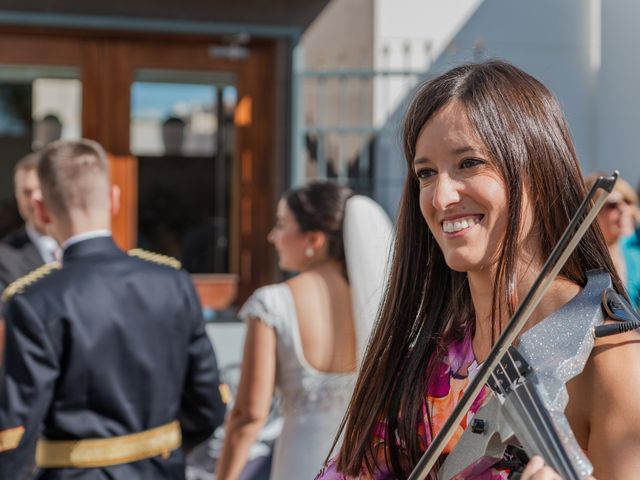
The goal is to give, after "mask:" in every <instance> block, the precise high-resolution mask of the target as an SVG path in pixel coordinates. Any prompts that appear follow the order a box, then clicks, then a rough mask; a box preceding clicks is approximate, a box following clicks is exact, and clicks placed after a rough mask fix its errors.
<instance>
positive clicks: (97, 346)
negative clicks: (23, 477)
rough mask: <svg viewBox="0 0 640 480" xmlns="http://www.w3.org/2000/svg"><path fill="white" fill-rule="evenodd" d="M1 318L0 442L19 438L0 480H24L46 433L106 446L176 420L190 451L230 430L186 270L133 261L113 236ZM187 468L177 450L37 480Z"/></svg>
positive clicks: (70, 253) (32, 288)
mask: <svg viewBox="0 0 640 480" xmlns="http://www.w3.org/2000/svg"><path fill="white" fill-rule="evenodd" d="M5 318H6V347H5V358H4V364H3V370H4V371H3V372H2V374H1V377H0V436H1V435H2V433H3V432H5V433H6V432H7V431H9V432H11V431H13V432H15V429H16V427H17V428H19V427H24V434H23V436H22V438H21V440H20V442H19V444H18V445H17V447H16V448H13V449H7V450H5V451H4V452H3V453H0V478H2V479H14V478H18V472H19V471H20V470H21V468H22V467H23V466H24V465H25V464H26V463H28V461H29V455H30V453H29V452H30V451H32V449H33V445H34V443H35V442H36V440H37V438H38V436H39V434H40V433H41V435H42V436H44V437H46V438H47V439H51V440H70V439H92V438H109V437H113V436H119V435H126V434H131V433H136V432H140V431H143V430H148V429H151V428H154V427H158V426H160V425H163V424H166V423H168V422H171V421H172V420H175V419H178V420H180V424H181V428H182V434H183V446H184V447H186V448H189V447H192V446H194V445H196V444H197V443H199V442H201V441H203V440H205V439H207V438H208V437H209V436H210V435H211V434H212V432H213V430H214V429H215V428H216V427H217V426H219V425H220V424H221V423H222V421H223V417H224V410H225V408H224V404H223V403H222V400H221V398H220V393H219V375H218V368H217V365H216V358H215V355H214V352H213V348H212V346H211V343H210V341H209V339H208V337H207V336H206V333H205V330H204V324H203V320H202V314H201V307H200V303H199V300H198V298H197V295H196V292H195V290H194V288H193V284H192V282H191V280H190V278H189V276H188V274H187V273H186V272H185V271H183V270H176V269H174V268H171V267H169V266H166V265H160V264H157V263H154V262H151V261H148V260H143V259H140V258H135V257H132V256H129V255H127V254H126V253H125V252H123V251H121V250H120V249H119V248H118V247H117V246H116V245H115V244H114V242H113V240H112V239H111V238H109V237H106V238H105V237H103V238H94V239H90V240H84V241H82V242H80V243H77V244H74V245H71V246H70V247H69V248H68V249H67V250H66V251H65V253H64V256H63V265H62V267H61V268H59V269H53V270H52V271H51V272H50V273H48V274H47V275H45V276H44V277H42V278H40V279H39V280H37V281H35V282H34V283H32V284H31V285H28V286H25V287H24V289H23V290H22V291H21V292H18V293H16V294H15V295H13V297H11V299H10V300H9V301H8V303H7V305H6V308H5ZM41 428H42V432H40V429H41ZM12 429H13V430H12ZM0 440H1V438H0ZM0 444H1V442H0ZM5 447H6V445H5ZM184 470H185V457H184V449H178V450H175V451H174V452H173V453H172V454H171V455H170V456H169V457H168V458H167V459H164V458H162V457H154V458H151V459H146V460H141V461H138V462H135V463H129V464H122V465H117V466H112V467H105V468H95V469H82V470H78V469H64V468H61V469H46V470H41V471H40V472H38V474H37V475H36V477H35V478H39V479H50V480H54V479H56V480H57V479H70V478H73V479H79V480H85V479H86V480H88V479H96V480H97V479H113V480H118V479H122V480H125V479H127V480H132V479H183V478H184Z"/></svg>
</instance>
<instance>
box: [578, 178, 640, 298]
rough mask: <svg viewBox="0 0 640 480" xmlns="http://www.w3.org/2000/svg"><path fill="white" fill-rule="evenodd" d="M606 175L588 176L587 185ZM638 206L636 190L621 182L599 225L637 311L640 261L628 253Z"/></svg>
mask: <svg viewBox="0 0 640 480" xmlns="http://www.w3.org/2000/svg"><path fill="white" fill-rule="evenodd" d="M606 175H608V174H607V173H604V172H598V173H592V174H590V175H588V176H587V178H586V179H585V183H586V185H587V187H589V188H590V187H591V185H593V184H594V183H595V181H596V179H597V178H598V177H600V176H606ZM637 203H638V197H637V196H636V192H634V191H633V187H632V186H631V185H629V183H628V182H626V181H625V180H624V179H623V178H618V181H617V182H616V185H615V187H614V188H613V192H611V194H610V195H609V197H608V198H607V202H606V203H605V204H604V206H603V207H602V210H600V213H599V214H598V225H599V226H600V230H601V231H602V235H603V236H604V241H605V243H606V244H607V248H608V249H609V254H610V255H611V259H612V260H613V264H614V266H615V267H616V270H617V271H618V275H620V278H621V279H622V281H623V282H624V284H625V287H626V288H627V291H628V293H629V299H630V300H631V304H632V305H633V306H634V307H635V308H637V307H638V300H639V298H638V294H639V289H640V270H638V266H637V265H636V262H637V261H638V260H634V258H633V255H630V254H629V253H628V251H629V248H630V247H631V245H628V242H629V237H631V236H632V235H633V234H634V230H635V224H634V223H635V214H636V209H637V206H636V205H637Z"/></svg>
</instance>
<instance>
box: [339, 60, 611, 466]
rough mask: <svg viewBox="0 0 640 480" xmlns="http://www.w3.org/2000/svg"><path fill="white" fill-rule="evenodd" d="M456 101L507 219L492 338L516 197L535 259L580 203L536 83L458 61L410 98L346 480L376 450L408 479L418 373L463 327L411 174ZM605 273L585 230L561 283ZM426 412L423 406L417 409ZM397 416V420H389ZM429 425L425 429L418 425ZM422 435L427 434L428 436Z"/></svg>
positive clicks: (512, 255)
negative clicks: (398, 191) (380, 434)
mask: <svg viewBox="0 0 640 480" xmlns="http://www.w3.org/2000/svg"><path fill="white" fill-rule="evenodd" d="M453 101H456V102H459V103H460V104H461V105H462V106H463V107H464V110H465V111H466V114H467V116H468V119H469V121H470V123H471V126H472V127H473V128H474V130H475V133H476V134H477V135H478V137H479V138H480V139H481V140H482V142H483V143H484V145H485V147H486V149H487V151H488V154H489V157H490V160H491V161H492V163H493V164H494V165H495V168H496V169H497V171H498V172H499V174H500V175H501V177H502V179H503V181H504V184H505V185H506V188H507V191H508V198H509V212H508V216H509V220H508V222H507V230H506V233H505V237H504V239H503V241H502V242H501V245H500V246H496V248H497V249H498V252H497V253H498V256H497V258H498V263H497V272H496V274H495V279H494V282H495V284H494V297H493V306H494V318H493V319H492V326H493V332H494V335H496V334H497V333H498V332H499V329H500V326H499V325H497V324H496V323H497V318H498V317H499V313H500V312H498V311H497V308H498V306H499V305H507V309H508V310H509V312H502V313H504V314H511V313H512V312H513V309H514V308H515V306H516V305H517V301H518V299H517V295H516V284H517V282H516V278H515V275H514V272H515V268H514V266H515V265H516V263H517V258H518V246H519V245H520V242H521V240H522V239H521V238H520V233H519V226H520V225H521V216H522V195H523V191H524V189H527V192H528V194H529V198H530V199H531V204H532V208H533V212H534V213H533V214H534V215H535V217H536V218H535V220H534V222H533V225H534V229H535V230H534V232H533V234H534V235H535V238H536V239H537V242H538V249H539V250H538V253H539V254H540V256H541V257H542V258H546V257H548V255H549V253H550V251H551V249H552V248H553V246H554V245H555V243H556V242H557V241H558V239H559V237H560V235H561V234H562V232H563V230H564V229H565V227H566V226H567V224H568V222H569V219H570V217H571V215H572V214H573V213H574V212H575V211H576V210H577V208H578V205H579V204H580V201H581V200H582V198H583V197H584V195H585V188H584V183H583V181H582V174H581V172H580V167H579V164H578V160H577V158H576V153H575V149H574V146H573V142H572V140H571V136H570V134H569V130H568V128H567V125H566V121H565V118H564V115H563V113H562V111H561V109H560V106H559V104H558V102H557V100H556V99H555V98H554V96H553V95H552V94H551V93H550V92H549V91H548V90H547V88H546V87H545V86H544V85H542V83H540V82H539V81H538V80H536V79H535V78H533V77H532V76H530V75H528V74H527V73H525V72H523V71H522V70H519V69H518V68H516V67H514V66H513V65H510V64H508V63H505V62H501V61H488V62H484V63H479V64H468V65H463V66H460V67H457V68H454V69H452V70H450V71H449V72H447V73H445V74H443V75H441V76H439V77H437V78H435V79H433V80H431V81H429V82H428V83H426V84H425V85H424V86H422V88H421V89H420V90H419V91H418V92H417V94H416V96H415V98H414V100H413V102H412V104H411V106H410V107H409V110H408V112H407V114H406V119H405V122H404V128H403V143H404V154H405V159H406V162H407V167H408V172H407V177H406V180H405V184H404V190H403V194H402V200H401V202H400V209H399V214H398V220H397V227H396V228H397V232H396V240H395V245H394V252H393V259H392V266H391V272H390V279H389V284H388V290H387V292H386V295H385V298H384V302H383V305H382V308H381V313H380V315H379V319H378V322H377V324H376V328H375V330H374V332H373V334H372V339H371V341H370V343H369V347H368V349H367V352H366V355H365V358H364V361H363V363H362V369H361V371H360V374H359V378H358V381H357V384H356V387H355V390H354V394H353V398H352V400H351V403H350V405H349V408H348V411H347V413H346V416H345V420H344V421H343V424H342V427H341V430H340V432H341V434H342V437H341V438H342V445H341V447H340V450H339V453H338V459H337V468H338V470H339V471H341V472H344V473H346V474H348V475H351V476H354V477H357V476H358V475H359V473H360V472H361V471H362V469H365V470H367V471H369V472H375V470H376V466H377V457H376V454H377V453H380V450H378V449H379V448H383V450H384V456H385V463H386V465H387V466H388V467H389V468H390V469H391V473H392V475H393V477H394V478H398V479H403V478H406V477H407V476H408V474H409V473H410V471H411V469H412V467H413V466H414V465H415V464H416V463H417V462H418V460H419V458H420V455H421V448H420V439H419V436H418V433H417V432H418V431H417V425H418V422H422V421H423V419H422V414H421V406H422V404H423V402H424V401H425V392H426V391H427V388H426V387H427V384H429V383H430V381H431V378H432V371H431V369H430V368H429V367H428V366H429V365H434V362H430V360H431V359H434V358H436V359H437V358H438V357H439V356H441V355H442V354H443V352H444V349H445V348H446V345H447V344H448V342H449V341H451V340H452V339H454V338H460V337H461V336H462V335H464V334H465V333H466V332H467V331H468V330H469V329H471V328H473V322H474V310H473V305H472V302H471V295H470V292H469V285H468V282H467V276H466V274H465V273H462V272H456V271H453V270H451V269H450V268H449V267H448V266H447V264H446V263H445V260H444V257H443V255H442V252H441V250H440V248H439V247H438V244H437V243H436V241H435V239H434V237H433V235H432V234H431V232H430V231H429V229H428V228H427V224H426V222H425V221H424V219H423V217H422V215H421V213H420V208H419V198H418V197H419V186H418V181H417V178H416V176H415V174H414V172H413V160H414V156H415V146H416V141H417V139H418V136H419V134H420V132H421V131H422V128H423V127H424V125H425V124H426V123H427V122H428V121H429V119H431V118H432V117H433V116H434V115H435V114H436V113H437V112H438V111H439V110H440V109H441V108H442V107H444V106H445V105H447V104H448V103H450V102H453ZM593 268H605V269H607V270H608V271H609V272H610V273H611V274H612V277H613V281H614V285H615V286H616V288H618V289H619V290H620V291H622V290H621V283H620V280H619V278H618V277H617V275H616V274H615V272H614V269H613V266H612V263H611V259H610V257H609V254H608V251H607V248H606V246H605V244H604V241H603V239H602V235H601V234H600V232H599V231H596V229H595V228H591V229H589V230H588V232H587V233H586V235H585V237H584V239H583V240H582V242H580V244H579V246H578V248H577V249H576V251H575V252H574V254H573V255H572V256H571V258H570V259H569V261H568V262H567V263H566V265H565V267H564V268H563V269H562V271H561V275H562V276H564V277H565V278H567V279H569V280H571V281H573V282H576V283H577V284H580V285H584V283H585V281H586V277H585V272H586V271H587V270H589V269H593ZM427 410H429V409H427ZM401 417H402V421H400V418H401ZM427 420H428V423H429V428H432V424H431V419H430V418H428V419H427ZM381 421H382V422H384V423H385V427H384V428H385V429H386V431H385V438H387V439H393V440H392V441H389V442H388V443H387V444H386V445H384V446H383V447H380V446H379V445H374V444H373V442H372V434H373V431H374V427H375V426H376V424H377V423H378V422H381ZM432 433H433V432H432Z"/></svg>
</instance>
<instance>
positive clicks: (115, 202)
mask: <svg viewBox="0 0 640 480" xmlns="http://www.w3.org/2000/svg"><path fill="white" fill-rule="evenodd" d="M109 201H110V202H111V216H112V217H115V216H116V215H117V214H118V212H119V211H120V187H119V186H118V185H111V190H110V191H109Z"/></svg>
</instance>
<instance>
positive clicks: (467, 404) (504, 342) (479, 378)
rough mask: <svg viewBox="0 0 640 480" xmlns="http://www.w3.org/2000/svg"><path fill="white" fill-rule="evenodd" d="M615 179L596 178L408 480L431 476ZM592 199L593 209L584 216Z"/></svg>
mask: <svg viewBox="0 0 640 480" xmlns="http://www.w3.org/2000/svg"><path fill="white" fill-rule="evenodd" d="M618 176H619V172H618V171H617V170H615V171H614V172H613V173H612V174H611V175H610V176H608V177H599V178H598V179H597V180H596V182H595V183H594V184H593V186H592V187H591V190H589V193H588V194H587V196H586V197H585V198H584V200H583V201H582V203H581V204H580V206H579V207H578V210H577V211H576V213H575V214H574V216H573V218H572V219H571V221H570V222H569V225H568V226H567V228H566V229H565V231H564V233H563V234H562V237H560V240H559V241H558V243H557V244H556V246H555V247H554V248H553V250H552V251H551V254H550V255H549V258H548V259H547V261H546V262H545V264H544V265H543V267H542V270H541V271H540V274H539V275H538V277H537V278H536V279H535V281H534V282H533V285H532V286H531V288H530V289H529V291H528V292H527V295H526V296H525V297H524V300H522V302H521V303H520V305H518V308H517V309H516V311H515V312H514V314H513V316H512V317H511V319H510V320H509V322H508V323H507V325H506V326H505V328H504V330H503V331H502V333H501V334H500V336H499V337H498V339H497V341H496V343H495V345H494V346H493V348H492V349H491V351H490V352H489V355H488V356H487V359H486V360H485V361H484V362H483V363H482V365H481V366H480V368H479V369H478V370H477V371H476V375H475V377H474V378H473V380H471V382H470V383H469V385H468V387H467V389H466V390H465V392H464V394H463V395H462V398H460V400H459V401H458V403H457V404H456V406H455V407H454V409H453V411H452V412H451V415H449V418H447V420H446V421H445V423H444V425H443V426H442V429H441V430H440V431H439V432H438V434H437V435H436V436H435V438H434V439H433V441H432V442H431V444H430V445H429V448H427V450H426V451H425V452H424V454H423V455H422V458H420V460H419V461H418V463H417V464H416V466H415V467H414V469H413V471H412V472H411V475H409V479H408V480H422V479H424V478H425V477H426V476H427V475H428V474H429V472H431V470H432V469H433V467H434V465H435V463H436V461H437V460H438V458H439V457H440V454H441V453H442V450H444V447H445V446H446V445H447V444H448V443H449V440H450V439H451V437H452V436H453V433H454V432H455V430H456V428H457V426H458V425H460V422H461V421H462V418H463V417H464V416H465V415H466V414H467V412H468V411H469V408H471V404H472V403H473V401H474V400H475V398H476V397H477V396H478V394H479V393H480V390H482V387H483V386H484V385H485V383H487V380H488V379H489V377H490V376H491V374H492V372H493V371H494V369H495V368H496V366H497V365H498V363H500V360H501V359H502V357H503V356H504V355H505V354H506V353H507V350H508V349H509V347H510V346H511V344H512V343H513V342H514V341H515V339H516V337H517V336H518V335H519V334H520V331H521V330H522V329H523V328H524V326H525V324H526V322H527V320H528V319H529V317H530V316H531V314H532V313H533V311H534V310H535V309H536V307H537V306H538V304H539V303H540V301H541V300H542V297H544V294H545V293H546V292H547V290H548V289H549V287H550V286H551V284H552V283H553V281H554V280H555V278H556V277H557V276H558V273H559V272H560V270H561V269H562V267H563V266H564V264H565V263H566V262H567V260H568V259H569V257H570V256H571V254H572V253H573V251H574V250H575V248H576V247H577V246H578V243H579V242H580V240H582V237H583V236H584V234H585V233H586V231H587V229H588V228H589V227H590V226H591V224H592V223H593V221H594V220H595V218H596V216H597V215H598V212H599V211H600V209H601V208H602V206H603V205H604V203H605V201H606V199H607V196H608V195H609V194H610V193H611V191H612V190H613V186H614V185H615V183H616V181H617V180H618ZM594 198H595V201H594V204H593V208H591V210H589V211H588V213H587V214H586V215H585V212H587V209H588V208H589V205H590V203H591V201H592V200H593V199H594ZM583 217H584V218H583ZM574 232H575V233H574Z"/></svg>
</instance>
